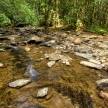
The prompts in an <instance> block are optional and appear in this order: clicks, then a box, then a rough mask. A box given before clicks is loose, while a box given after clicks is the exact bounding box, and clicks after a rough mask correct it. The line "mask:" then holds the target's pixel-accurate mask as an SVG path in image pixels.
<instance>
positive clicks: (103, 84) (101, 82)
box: [96, 79, 108, 89]
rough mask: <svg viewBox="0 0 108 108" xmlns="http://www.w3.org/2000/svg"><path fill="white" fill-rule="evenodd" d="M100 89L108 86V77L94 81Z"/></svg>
mask: <svg viewBox="0 0 108 108" xmlns="http://www.w3.org/2000/svg"><path fill="white" fill-rule="evenodd" d="M96 83H97V85H98V86H99V87H100V89H104V88H108V79H101V80H97V81H96Z"/></svg>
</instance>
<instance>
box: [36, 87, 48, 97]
mask: <svg viewBox="0 0 108 108" xmlns="http://www.w3.org/2000/svg"><path fill="white" fill-rule="evenodd" d="M47 93H48V87H45V88H42V89H40V90H38V93H37V97H44V96H46V95H47Z"/></svg>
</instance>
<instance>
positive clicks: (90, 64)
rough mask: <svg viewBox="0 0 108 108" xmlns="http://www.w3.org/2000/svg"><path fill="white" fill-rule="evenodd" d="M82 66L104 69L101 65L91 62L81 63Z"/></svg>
mask: <svg viewBox="0 0 108 108" xmlns="http://www.w3.org/2000/svg"><path fill="white" fill-rule="evenodd" d="M80 64H82V65H84V66H88V67H91V68H96V69H102V66H101V65H99V64H95V63H91V62H88V61H81V62H80Z"/></svg>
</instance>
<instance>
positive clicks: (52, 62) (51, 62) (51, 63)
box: [47, 61, 55, 67]
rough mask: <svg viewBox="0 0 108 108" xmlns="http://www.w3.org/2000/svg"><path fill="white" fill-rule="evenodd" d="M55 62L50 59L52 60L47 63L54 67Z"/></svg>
mask: <svg viewBox="0 0 108 108" xmlns="http://www.w3.org/2000/svg"><path fill="white" fill-rule="evenodd" d="M54 64H55V61H50V62H48V63H47V66H48V67H52V66H53V65H54Z"/></svg>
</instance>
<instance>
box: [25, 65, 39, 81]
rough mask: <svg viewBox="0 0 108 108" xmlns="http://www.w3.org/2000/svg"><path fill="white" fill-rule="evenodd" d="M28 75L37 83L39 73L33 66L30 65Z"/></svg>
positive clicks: (27, 70)
mask: <svg viewBox="0 0 108 108" xmlns="http://www.w3.org/2000/svg"><path fill="white" fill-rule="evenodd" d="M26 72H27V74H29V75H30V77H31V79H32V81H37V77H38V73H37V71H36V70H35V69H34V68H33V65H32V64H31V65H28V67H27V69H26Z"/></svg>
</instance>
